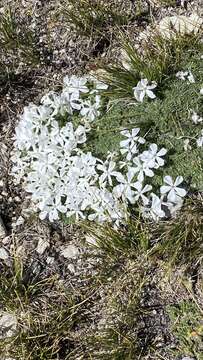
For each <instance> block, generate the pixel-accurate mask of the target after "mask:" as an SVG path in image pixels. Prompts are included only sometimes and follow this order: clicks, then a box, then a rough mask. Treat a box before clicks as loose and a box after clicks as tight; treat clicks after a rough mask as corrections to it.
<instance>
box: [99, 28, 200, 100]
mask: <svg viewBox="0 0 203 360" xmlns="http://www.w3.org/2000/svg"><path fill="white" fill-rule="evenodd" d="M120 46H121V49H122V51H123V54H124V55H121V57H122V56H124V59H123V60H124V62H125V63H126V65H127V67H126V66H124V64H123V63H122V60H120V61H118V62H116V63H110V64H109V65H107V66H106V67H104V70H105V72H104V75H103V76H102V79H103V80H104V81H105V82H106V83H107V84H109V86H110V89H109V90H108V91H107V92H106V96H111V97H113V98H115V99H120V98H121V99H132V98H133V91H132V88H133V87H135V86H136V84H137V83H138V81H139V80H140V79H141V78H147V79H148V80H149V81H156V82H157V83H158V84H159V87H160V86H164V84H165V80H167V79H168V76H169V75H170V74H172V73H174V72H175V71H178V70H179V69H181V64H182V62H183V60H184V59H185V55H186V54H187V55H186V56H187V57H188V56H189V54H191V53H192V52H194V51H197V50H199V49H202V44H201V41H200V37H199V35H198V34H197V35H190V36H189V35H188V36H181V35H179V34H177V35H176V36H174V37H171V39H170V40H169V39H165V38H164V37H162V36H161V35H160V34H159V33H158V32H157V31H154V32H153V30H152V32H151V35H150V38H148V39H146V40H143V43H142V51H141V50H140V47H135V45H134V44H133V42H132V40H131V38H130V37H127V36H126V35H124V34H123V33H120ZM187 52H188V53H187Z"/></svg>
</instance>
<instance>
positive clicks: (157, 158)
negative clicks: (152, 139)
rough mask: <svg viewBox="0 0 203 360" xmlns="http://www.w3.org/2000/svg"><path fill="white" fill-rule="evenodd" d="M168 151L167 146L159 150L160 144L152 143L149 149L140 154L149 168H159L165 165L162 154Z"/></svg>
mask: <svg viewBox="0 0 203 360" xmlns="http://www.w3.org/2000/svg"><path fill="white" fill-rule="evenodd" d="M166 153H167V150H166V149H165V148H161V149H160V150H158V146H157V145H156V144H151V145H150V146H149V150H147V151H144V152H143V153H142V154H141V155H140V159H141V160H142V161H143V162H144V163H146V164H147V166H148V167H149V168H155V169H158V168H159V167H160V166H163V165H164V160H163V159H162V156H164V155H166Z"/></svg>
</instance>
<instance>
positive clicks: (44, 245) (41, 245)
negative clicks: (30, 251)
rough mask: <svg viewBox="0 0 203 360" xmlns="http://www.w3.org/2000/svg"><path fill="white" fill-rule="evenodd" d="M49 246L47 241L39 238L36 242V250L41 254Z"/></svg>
mask: <svg viewBox="0 0 203 360" xmlns="http://www.w3.org/2000/svg"><path fill="white" fill-rule="evenodd" d="M49 246H50V244H49V241H47V240H44V239H42V238H40V239H39V241H38V244H37V248H36V252H37V253H38V254H40V255H42V254H43V253H44V252H45V250H46V249H47V248H48V247H49Z"/></svg>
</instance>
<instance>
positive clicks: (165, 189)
mask: <svg viewBox="0 0 203 360" xmlns="http://www.w3.org/2000/svg"><path fill="white" fill-rule="evenodd" d="M170 190H171V187H170V186H166V185H163V186H161V187H160V193H161V194H166V193H167V192H169V191H170Z"/></svg>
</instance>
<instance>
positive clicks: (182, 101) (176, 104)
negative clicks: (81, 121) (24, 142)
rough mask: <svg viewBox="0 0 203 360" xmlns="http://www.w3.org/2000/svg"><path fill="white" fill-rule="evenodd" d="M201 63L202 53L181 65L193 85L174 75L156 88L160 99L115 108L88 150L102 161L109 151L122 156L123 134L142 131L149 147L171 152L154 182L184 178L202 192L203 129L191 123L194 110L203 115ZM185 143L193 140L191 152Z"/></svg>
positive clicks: (98, 124) (99, 125)
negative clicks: (201, 142)
mask: <svg viewBox="0 0 203 360" xmlns="http://www.w3.org/2000/svg"><path fill="white" fill-rule="evenodd" d="M201 61H202V60H201V59H200V53H199V52H197V53H196V54H191V53H190V52H186V54H185V60H184V61H182V63H180V64H179V68H180V69H182V70H191V71H192V73H193V75H194V77H195V81H196V82H195V83H194V84H191V83H188V82H187V81H181V80H179V79H177V78H176V76H175V74H173V73H172V74H171V75H170V76H168V77H167V82H165V83H164V85H163V87H162V88H161V89H160V87H158V88H157V91H156V96H157V99H155V100H153V101H151V100H149V99H145V100H144V102H143V103H135V102H133V103H131V104H129V103H128V102H124V103H119V104H116V103H115V104H112V106H111V107H110V108H109V110H108V111H107V112H106V114H105V115H104V116H102V117H101V118H100V119H98V120H97V121H96V122H95V129H94V132H93V133H92V135H91V138H90V141H89V144H88V148H89V150H91V151H92V152H93V153H94V154H96V155H98V156H101V157H105V156H106V154H107V152H108V151H112V152H113V151H118V152H119V142H120V140H121V135H120V130H122V129H123V128H127V129H132V128H133V127H140V128H141V134H142V136H143V135H145V136H146V140H147V143H154V142H155V143H157V144H158V146H159V147H162V146H164V147H165V148H166V149H167V150H168V153H167V156H166V165H165V167H164V168H163V171H160V174H159V173H158V176H156V177H155V178H153V179H152V180H153V181H155V180H156V182H157V185H161V184H162V178H163V175H171V176H173V177H175V176H177V175H182V176H183V177H184V178H185V180H186V181H187V182H188V184H190V185H191V186H192V187H193V188H194V189H202V188H203V174H202V149H201V148H198V147H197V146H196V139H197V138H198V137H199V135H200V132H201V125H195V124H194V123H193V122H192V120H191V116H192V111H191V110H194V111H196V112H197V113H198V114H199V115H201V114H202V113H203V103H202V99H201V97H202V95H201V94H200V88H201V86H202V83H203V73H202V71H201ZM134 85H135V84H134ZM185 139H189V140H190V146H191V148H188V150H187V151H185V150H184V140H185ZM155 185H156V184H155Z"/></svg>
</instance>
